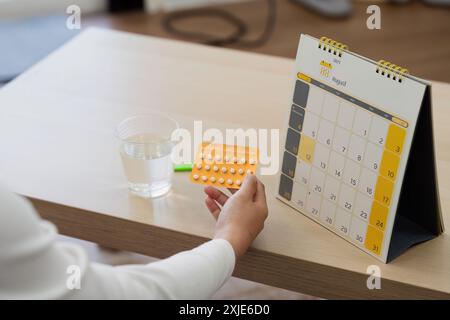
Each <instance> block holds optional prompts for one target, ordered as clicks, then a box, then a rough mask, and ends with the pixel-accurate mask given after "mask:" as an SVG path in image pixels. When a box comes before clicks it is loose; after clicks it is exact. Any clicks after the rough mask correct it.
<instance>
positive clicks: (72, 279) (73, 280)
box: [66, 264, 81, 290]
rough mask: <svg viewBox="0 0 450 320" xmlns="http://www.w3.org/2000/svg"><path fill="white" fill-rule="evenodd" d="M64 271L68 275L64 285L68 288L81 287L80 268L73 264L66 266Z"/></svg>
mask: <svg viewBox="0 0 450 320" xmlns="http://www.w3.org/2000/svg"><path fill="white" fill-rule="evenodd" d="M66 273H67V274H68V275H69V276H68V277H67V280H66V287H67V289H69V290H80V289H81V268H80V266H77V265H75V264H72V265H70V266H68V267H67V269H66Z"/></svg>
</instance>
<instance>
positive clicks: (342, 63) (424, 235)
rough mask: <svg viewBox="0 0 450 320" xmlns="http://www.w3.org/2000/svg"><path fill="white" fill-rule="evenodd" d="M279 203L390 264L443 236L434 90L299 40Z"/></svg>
mask: <svg viewBox="0 0 450 320" xmlns="http://www.w3.org/2000/svg"><path fill="white" fill-rule="evenodd" d="M294 77H295V79H294V80H293V89H292V96H291V97H290V100H289V109H288V110H287V112H288V114H289V116H288V119H287V124H286V131H285V134H284V145H283V160H282V166H281V173H280V178H279V182H278V184H279V186H278V198H279V199H280V200H281V201H283V202H285V203H287V204H288V205H290V206H291V207H293V208H294V209H296V210H298V211H299V212H301V213H303V214H304V215H306V216H307V217H309V218H311V219H313V220H314V221H316V222H318V223H320V224H321V225H323V226H324V227H326V228H328V229H329V230H331V231H333V232H334V233H336V234H337V235H339V236H341V237H343V238H344V239H346V240H347V241H349V242H350V243H352V244H354V245H355V246H357V247H359V248H360V249H362V250H363V251H365V252H367V253H369V254H370V255H372V256H374V257H376V258H378V259H380V260H382V261H383V262H389V261H391V260H392V259H394V258H395V257H397V256H398V255H400V254H401V253H402V252H404V251H405V250H406V249H407V248H409V247H411V246H413V245H415V244H418V243H420V242H423V241H426V240H429V239H431V238H433V237H435V236H437V235H439V234H440V233H442V232H443V222H442V217H441V212H440V203H439V194H438V188H437V177H436V164H435V153H434V141H433V129H432V128H433V127H432V114H431V93H430V91H431V86H430V85H429V84H427V83H426V82H424V81H423V80H420V79H418V78H415V77H412V76H410V75H408V73H407V70H406V69H403V68H401V67H399V66H397V65H394V64H392V63H389V62H387V61H383V60H381V61H379V62H378V63H377V62H374V61H372V60H370V59H367V58H365V57H362V56H359V55H357V54H355V53H352V52H350V51H348V50H347V47H346V46H345V45H343V44H341V43H338V42H336V41H333V40H331V39H328V38H321V39H320V40H318V39H315V38H313V37H310V36H307V35H302V36H301V38H300V44H299V48H298V52H297V59H296V65H295V75H294Z"/></svg>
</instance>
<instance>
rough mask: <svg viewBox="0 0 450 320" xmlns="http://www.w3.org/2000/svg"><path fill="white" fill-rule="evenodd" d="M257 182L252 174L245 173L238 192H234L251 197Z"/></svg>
mask: <svg viewBox="0 0 450 320" xmlns="http://www.w3.org/2000/svg"><path fill="white" fill-rule="evenodd" d="M257 183H258V181H257V179H256V176H255V175H254V174H247V175H246V176H245V178H244V182H243V183H242V186H241V188H240V189H239V191H238V192H236V194H237V195H239V196H241V197H246V198H249V199H253V196H254V195H255V193H256V190H257Z"/></svg>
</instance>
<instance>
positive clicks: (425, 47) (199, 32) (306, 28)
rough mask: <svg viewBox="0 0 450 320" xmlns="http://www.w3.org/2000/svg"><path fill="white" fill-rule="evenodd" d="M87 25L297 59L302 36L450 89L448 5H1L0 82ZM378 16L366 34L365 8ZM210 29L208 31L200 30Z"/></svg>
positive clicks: (403, 1)
mask: <svg viewBox="0 0 450 320" xmlns="http://www.w3.org/2000/svg"><path fill="white" fill-rule="evenodd" d="M73 4H75V5H77V6H79V8H80V9H81V30H83V28H86V27H89V26H101V27H105V28H111V29H117V30H124V31H130V32H135V33H140V34H146V35H153V36H157V37H163V38H172V39H179V40H184V41H194V42H201V43H207V44H210V45H218V46H226V47H231V48H236V49H239V50H246V51H252V52H259V53H263V54H269V55H276V56H282V57H287V58H294V57H295V53H296V50H297V44H298V37H299V34H300V33H308V34H311V35H313V36H316V37H320V36H322V35H324V36H328V37H330V38H333V39H336V40H337V41H340V42H343V43H346V44H347V45H348V46H349V47H350V49H351V50H352V51H354V52H357V53H360V54H362V55H365V56H367V57H370V58H372V59H373V60H376V61H378V60H380V59H386V60H389V61H391V62H393V63H395V64H399V65H401V66H404V67H406V68H408V69H409V70H410V72H411V73H412V74H414V75H416V76H419V77H422V78H426V79H431V80H438V81H447V82H450V0H409V1H408V0H396V1H392V0H391V1H389V0H383V1H380V0H354V1H352V0H38V1H36V0H0V43H1V51H0V82H6V81H8V79H12V78H13V77H14V76H16V75H17V74H19V73H20V72H22V71H23V70H24V69H26V68H27V67H28V66H29V65H30V64H33V63H34V62H35V61H37V60H39V59H41V58H42V57H43V56H45V55H47V54H48V53H49V52H51V51H52V50H54V49H55V48H56V47H58V46H59V45H61V44H62V43H64V42H65V41H67V40H68V39H69V38H70V37H72V36H73V35H75V34H76V33H77V32H79V31H80V30H78V29H73V30H69V29H67V27H66V20H67V17H68V14H67V13H66V9H67V7H68V6H70V5H73ZM372 4H375V5H378V6H379V7H380V9H381V29H379V30H377V29H375V30H370V29H368V28H367V26H366V20H367V19H368V18H369V16H370V14H368V13H366V10H367V8H368V6H369V5H372ZM205 30H207V31H205Z"/></svg>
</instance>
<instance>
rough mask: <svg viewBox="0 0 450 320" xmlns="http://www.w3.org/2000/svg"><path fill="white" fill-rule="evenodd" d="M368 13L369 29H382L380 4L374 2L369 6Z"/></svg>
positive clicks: (367, 24) (367, 23)
mask: <svg viewBox="0 0 450 320" xmlns="http://www.w3.org/2000/svg"><path fill="white" fill-rule="evenodd" d="M366 13H367V14H370V16H369V17H368V18H367V20H366V26H367V29H369V30H380V29H381V9H380V7H379V6H377V5H375V4H372V5H370V6H368V7H367V9H366Z"/></svg>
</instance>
